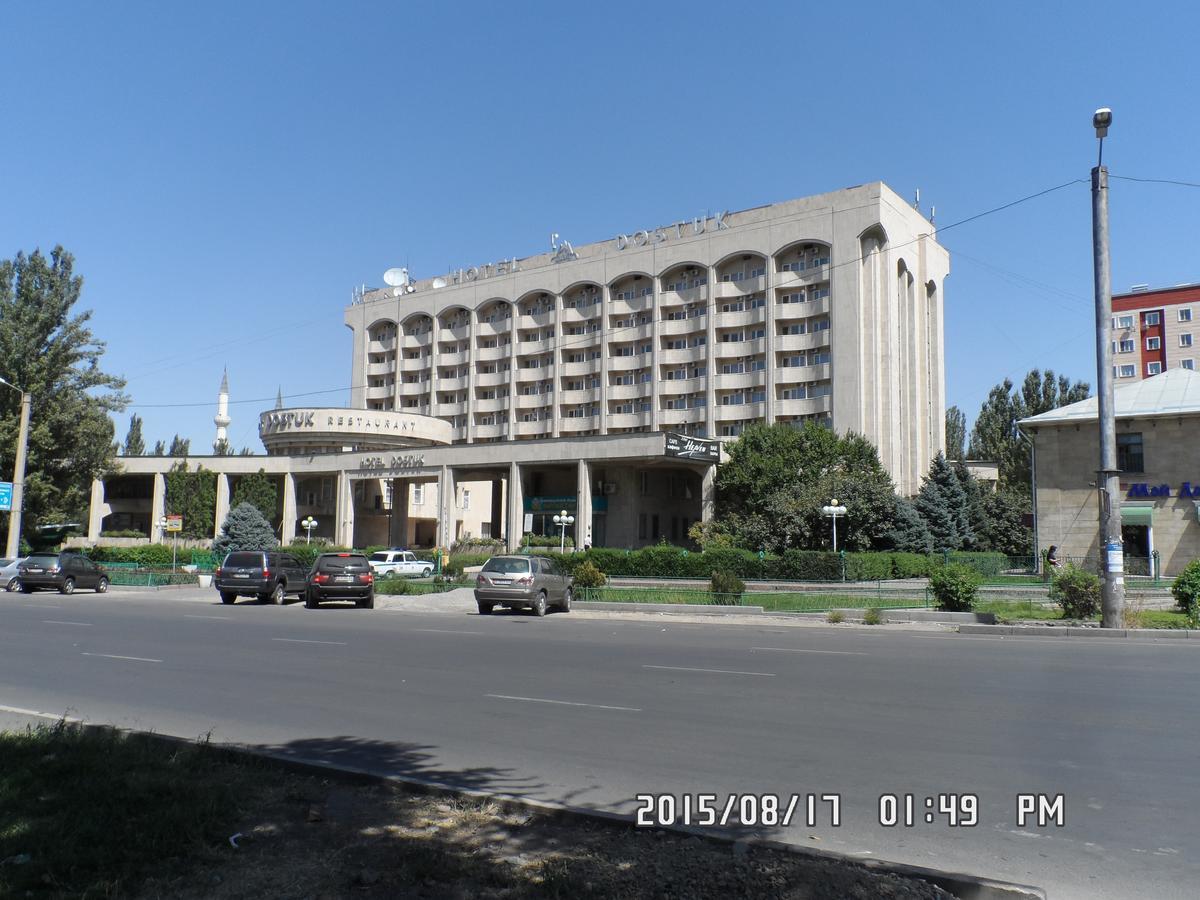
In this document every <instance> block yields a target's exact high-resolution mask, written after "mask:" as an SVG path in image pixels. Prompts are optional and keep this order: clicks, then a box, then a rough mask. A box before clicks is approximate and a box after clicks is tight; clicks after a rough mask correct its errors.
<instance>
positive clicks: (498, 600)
mask: <svg viewBox="0 0 1200 900" xmlns="http://www.w3.org/2000/svg"><path fill="white" fill-rule="evenodd" d="M574 590H575V583H574V580H573V579H572V578H571V576H570V575H568V574H566V573H565V572H564V571H563V570H562V567H561V565H560V564H559V563H557V562H555V561H554V560H552V559H547V558H546V557H544V556H493V557H492V558H491V559H489V560H488V561H487V562H486V563H484V564H483V569H482V571H480V573H479V577H478V578H476V579H475V603H476V604H477V605H478V606H479V614H480V615H481V616H487V615H491V612H492V609H493V608H494V607H497V606H507V607H508V608H509V609H531V610H533V613H534V615H537V616H544V615H545V614H546V610H547V609H548V608H549V607H550V606H556V607H558V608H559V609H561V610H562V611H563V612H570V611H571V598H572V596H573V594H574Z"/></svg>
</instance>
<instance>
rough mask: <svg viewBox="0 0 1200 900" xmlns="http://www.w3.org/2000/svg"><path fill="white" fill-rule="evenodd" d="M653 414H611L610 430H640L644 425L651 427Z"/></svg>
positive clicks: (609, 416)
mask: <svg viewBox="0 0 1200 900" xmlns="http://www.w3.org/2000/svg"><path fill="white" fill-rule="evenodd" d="M650 420H651V414H650V413H648V412H642V413H609V414H608V428H609V430H610V431H611V430H612V429H614V428H640V427H641V426H643V425H649V424H650Z"/></svg>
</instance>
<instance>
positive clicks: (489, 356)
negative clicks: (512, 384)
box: [475, 344, 512, 362]
mask: <svg viewBox="0 0 1200 900" xmlns="http://www.w3.org/2000/svg"><path fill="white" fill-rule="evenodd" d="M510 356H512V345H511V344H507V345H505V346H503V347H476V348H475V362H497V361H498V360H501V359H508V358H509V357H510Z"/></svg>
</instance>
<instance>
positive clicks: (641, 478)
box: [638, 472, 650, 497]
mask: <svg viewBox="0 0 1200 900" xmlns="http://www.w3.org/2000/svg"><path fill="white" fill-rule="evenodd" d="M638 493H639V494H641V495H642V496H643V497H645V496H646V495H647V494H649V493H650V473H649V472H638Z"/></svg>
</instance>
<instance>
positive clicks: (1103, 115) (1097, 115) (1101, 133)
mask: <svg viewBox="0 0 1200 900" xmlns="http://www.w3.org/2000/svg"><path fill="white" fill-rule="evenodd" d="M1111 124H1112V110H1111V109H1109V108H1108V107H1107V106H1104V107H1101V108H1100V109H1098V110H1096V111H1095V112H1094V113H1092V126H1093V127H1094V128H1095V129H1096V137H1098V138H1101V139H1103V138H1106V137H1108V126H1109V125H1111Z"/></svg>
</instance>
